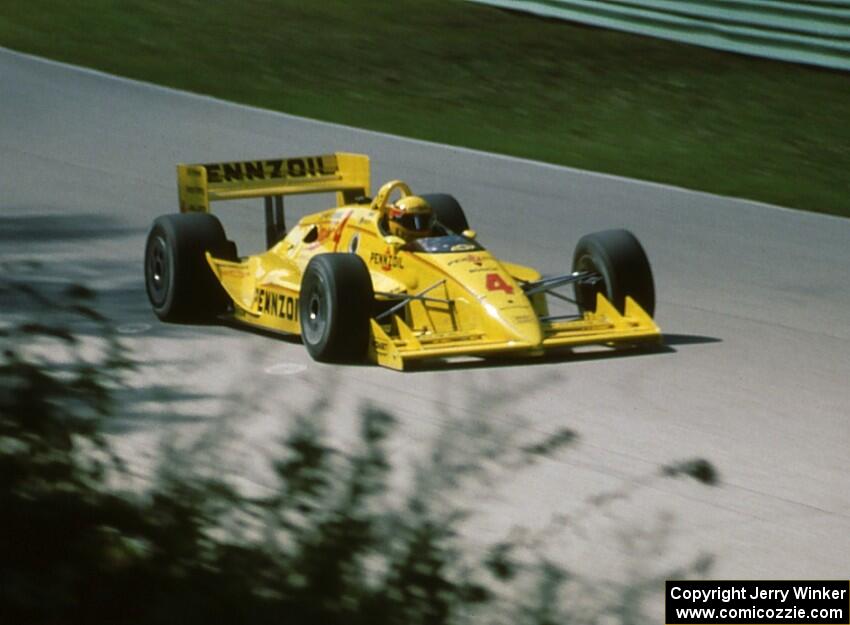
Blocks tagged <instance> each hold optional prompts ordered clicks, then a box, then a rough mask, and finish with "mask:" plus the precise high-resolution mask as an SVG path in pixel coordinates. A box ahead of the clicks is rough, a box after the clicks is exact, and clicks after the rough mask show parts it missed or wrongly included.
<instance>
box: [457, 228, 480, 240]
mask: <svg viewBox="0 0 850 625" xmlns="http://www.w3.org/2000/svg"><path fill="white" fill-rule="evenodd" d="M461 234H462V235H463V236H465V237H466V238H467V239H475V237H477V236H478V233H477V232H475V230H470V229H469V228H467V229H466V230H464V231H463V232H461Z"/></svg>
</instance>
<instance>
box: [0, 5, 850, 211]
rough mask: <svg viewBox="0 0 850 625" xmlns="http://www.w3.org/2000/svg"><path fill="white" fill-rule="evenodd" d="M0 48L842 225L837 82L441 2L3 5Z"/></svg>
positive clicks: (844, 155)
mask: <svg viewBox="0 0 850 625" xmlns="http://www.w3.org/2000/svg"><path fill="white" fill-rule="evenodd" d="M0 45H3V46H7V47H10V48H14V49H18V50H22V51H26V52H30V53H34V54H38V55H42V56H46V57H49V58H54V59H60V60H63V61H67V62H71V63H76V64H80V65H86V66H90V67H95V68H97V69H101V70H104V71H107V72H112V73H115V74H120V75H123V76H129V77H133V78H138V79H143V80H147V81H151V82H155V83H160V84H164V85H169V86H172V87H177V88H181V89H188V90H190V91H195V92H199V93H206V94H210V95H214V96H217V97H220V98H225V99H228V100H234V101H238V102H243V103H247V104H252V105H257V106H261V107H265V108H270V109H276V110H281V111H286V112H289V113H294V114H297V115H304V116H308V117H313V118H317V119H324V120H329V121H335V122H341V123H344V124H351V125H355V126H360V127H363V128H369V129H375V130H382V131H386V132H391V133H396V134H400V135H406V136H410V137H416V138H420V139H427V140H431V141H438V142H444V143H450V144H456V145H463V146H469V147H473V148H478V149H482V150H487V151H492V152H499V153H504V154H512V155H516V156H522V157H526V158H532V159H538V160H542V161H547V162H551V163H558V164H563V165H570V166H573V167H580V168H584V169H590V170H596V171H603V172H609V173H614V174H619V175H624V176H631V177H636V178H643V179H646V180H653V181H657V182H664V183H670V184H675V185H680V186H684V187H689V188H693V189H700V190H705V191H711V192H714V193H720V194H726V195H734V196H739V197H745V198H750V199H756V200H761V201H765V202H770V203H774V204H780V205H784V206H790V207H796V208H802V209H806V210H813V211H820V212H825V213H832V214H837V215H844V216H850V202H848V201H847V198H848V197H850V176H848V175H847V171H849V170H850V124H848V120H850V76H848V75H847V74H845V73H840V72H835V71H830V70H821V69H816V68H810V67H803V66H797V65H792V64H786V63H779V62H774V61H767V60H761V59H753V58H748V57H743V56H738V55H734V54H728V53H722V52H715V51H711V50H705V49H701V48H696V47H692V46H686V45H680V44H674V43H670V42H665V41H660V40H655V39H650V38H645V37H639V36H634V35H628V34H623V33H617V32H612V31H605V30H599V29H594V28H585V27H581V26H575V25H572V24H567V23H563V22H558V21H550V20H543V19H539V18H535V17H531V16H526V15H521V14H515V13H510V12H505V11H501V10H498V9H493V8H490V7H484V6H480V5H475V4H469V3H465V2H460V1H458V0H395V1H394V2H384V1H383V0H356V1H350V0H323V1H322V2H314V3H305V2H295V1H293V0H254V1H252V2H248V3H232V2H224V1H223V0H205V1H204V2H200V1H198V0H168V1H166V0H144V1H138V0H133V1H127V2H120V3H116V2H112V1H111V0H87V2H85V3H82V4H81V3H79V2H71V1H69V0H29V1H28V2H26V3H24V2H23V1H22V0H11V1H10V2H4V3H0ZM344 147H345V146H340V148H341V149H344Z"/></svg>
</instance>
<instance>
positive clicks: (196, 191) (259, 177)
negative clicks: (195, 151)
mask: <svg viewBox="0 0 850 625" xmlns="http://www.w3.org/2000/svg"><path fill="white" fill-rule="evenodd" d="M177 187H178V193H179V196H180V212H181V213H187V212H202V213H208V212H209V211H210V202H215V201H218V200H239V199H245V198H255V197H273V196H284V195H295V194H301V193H326V192H336V194H337V206H343V205H344V204H351V203H353V202H354V201H355V199H356V198H357V197H359V196H363V197H366V196H368V195H369V157H368V156H366V155H365V154H348V153H345V152H335V153H333V154H325V155H322V156H303V157H298V158H276V159H275V158H273V159H260V160H254V161H241V162H232V163H204V164H198V165H184V164H180V165H178V166H177Z"/></svg>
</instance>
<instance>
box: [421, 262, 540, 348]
mask: <svg viewBox="0 0 850 625" xmlns="http://www.w3.org/2000/svg"><path fill="white" fill-rule="evenodd" d="M428 261H429V262H430V263H431V264H432V265H436V266H438V267H439V268H440V270H441V273H443V274H444V275H445V276H446V277H447V278H449V279H451V280H452V281H453V282H454V283H455V284H456V285H457V287H458V289H459V291H460V292H463V294H464V298H465V299H468V300H471V302H476V303H477V305H475V304H473V306H472V309H471V310H470V315H471V316H472V317H474V318H473V319H471V320H470V325H478V326H479V327H480V325H481V324H483V325H484V329H485V330H486V332H487V335H488V336H489V337H490V338H493V339H496V340H499V339H501V340H504V341H507V342H510V343H514V344H516V346H517V347H520V346H525V347H527V348H529V349H536V348H539V347H540V346H541V344H542V343H543V334H542V332H541V331H540V322H538V321H537V315H536V314H535V312H534V309H533V308H532V306H531V302H530V301H529V300H528V298H527V297H526V296H525V293H524V292H523V290H522V287H520V285H519V284H518V283H517V282H516V280H514V279H513V278H512V277H511V275H510V273H509V272H508V271H507V270H506V269H505V268H504V267H503V266H502V264H501V263H500V262H499V261H498V260H496V259H495V258H493V256H492V255H490V253H489V252H487V251H485V250H481V249H476V250H472V251H466V250H463V251H458V252H457V253H448V254H434V255H432V256H429V257H428ZM470 296H471V297H470ZM482 313H483V314H482Z"/></svg>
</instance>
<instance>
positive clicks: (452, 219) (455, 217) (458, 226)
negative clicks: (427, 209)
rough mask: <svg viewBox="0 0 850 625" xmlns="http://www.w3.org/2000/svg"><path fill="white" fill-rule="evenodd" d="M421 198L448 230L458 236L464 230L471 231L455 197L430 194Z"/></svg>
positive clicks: (444, 194) (445, 194)
mask: <svg viewBox="0 0 850 625" xmlns="http://www.w3.org/2000/svg"><path fill="white" fill-rule="evenodd" d="M421 197H422V199H424V200H425V201H426V202H428V204H430V205H431V208H432V209H433V210H434V215H435V216H436V217H437V221H439V222H440V223H441V224H443V225H444V226H445V227H446V228H448V229H449V230H451V231H453V232H455V233H457V234H461V233H462V232H463V231H464V230H469V222H467V221H466V215H465V214H464V212H463V209H462V208H461V207H460V203H459V202H458V201H457V200H456V199H455V198H454V196H453V195H449V194H447V193H429V194H427V195H423V196H421Z"/></svg>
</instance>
